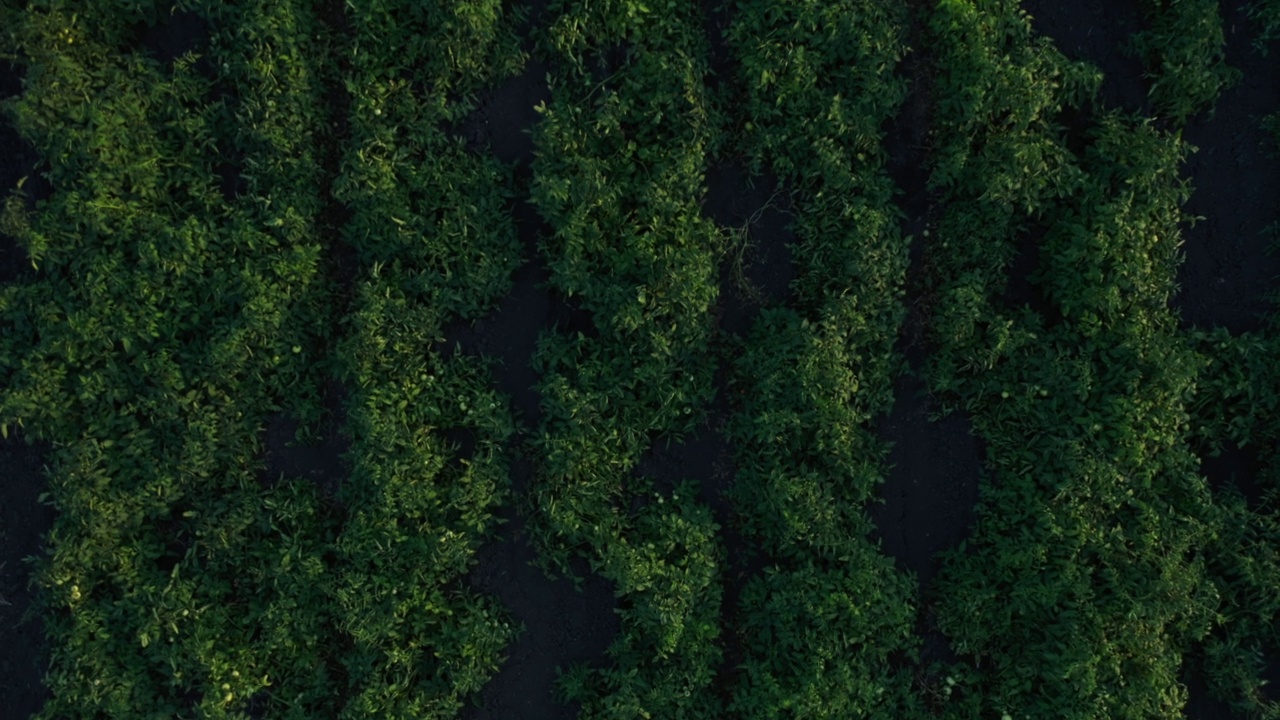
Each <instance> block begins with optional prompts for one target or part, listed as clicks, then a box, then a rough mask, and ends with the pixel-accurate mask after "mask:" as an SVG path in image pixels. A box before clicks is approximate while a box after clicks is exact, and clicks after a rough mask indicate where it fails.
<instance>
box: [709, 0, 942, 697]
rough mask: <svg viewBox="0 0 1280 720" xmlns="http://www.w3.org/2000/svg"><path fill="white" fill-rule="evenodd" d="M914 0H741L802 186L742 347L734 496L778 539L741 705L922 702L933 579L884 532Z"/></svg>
mask: <svg viewBox="0 0 1280 720" xmlns="http://www.w3.org/2000/svg"><path fill="white" fill-rule="evenodd" d="M905 20H906V17H905V13H903V12H901V11H895V10H890V9H888V6H887V4H885V3H878V2H866V1H865V0H845V1H844V2H799V3H792V4H789V5H787V6H786V7H785V8H779V7H778V6H777V4H776V3H773V2H767V1H755V2H743V3H740V4H739V6H738V8H737V12H736V14H735V15H734V19H733V24H732V25H731V26H730V28H729V33H728V40H729V45H730V47H731V48H732V50H733V51H734V53H735V55H736V59H737V61H738V63H739V67H740V70H739V77H740V80H741V82H742V84H743V86H744V88H745V92H746V101H745V102H744V103H743V105H742V112H743V114H744V122H743V123H742V124H743V126H744V127H746V128H747V132H746V135H745V138H744V141H745V143H746V146H747V150H748V155H749V157H750V159H751V160H752V163H753V165H755V166H756V167H758V168H761V169H767V170H769V171H771V172H772V173H774V174H775V175H776V176H777V177H778V178H779V179H780V180H781V181H782V182H783V183H784V184H785V185H787V186H789V187H790V191H791V194H792V196H793V197H794V200H795V203H794V204H795V207H796V214H795V220H794V224H793V228H794V232H795V235H796V241H795V243H794V245H793V246H792V253H793V257H794V263H795V265H796V270H797V277H796V280H795V281H794V282H793V284H792V289H793V291H794V302H793V307H779V308H772V309H766V310H764V311H763V313H762V316H761V318H760V319H759V320H758V321H757V323H756V325H755V327H754V328H753V329H752V331H751V332H750V333H749V334H748V336H747V337H746V338H745V343H744V344H743V345H742V347H740V348H738V356H737V357H738V359H737V361H736V362H735V367H734V373H733V378H734V385H735V388H736V393H735V397H739V398H741V409H740V411H739V412H738V413H737V414H736V415H735V416H734V419H733V421H732V423H731V426H730V427H731V429H730V438H731V440H732V442H733V445H734V447H735V448H736V461H737V480H736V483H735V486H734V488H733V490H732V493H731V495H732V499H733V501H734V504H735V510H736V511H737V513H738V515H740V516H741V518H742V520H743V523H744V527H745V530H746V535H747V536H748V537H749V538H750V539H751V540H753V541H755V542H756V543H759V545H760V548H761V549H762V550H763V551H764V553H765V554H766V556H767V557H766V563H767V565H766V567H765V569H764V572H763V573H761V574H759V575H757V576H755V577H752V578H750V579H749V581H748V583H747V585H746V587H745V588H744V589H743V590H742V596H741V600H740V603H739V607H738V608H737V609H736V617H737V618H738V622H737V625H736V627H735V628H734V630H735V632H736V633H737V634H738V636H739V637H740V639H741V642H742V644H743V650H742V654H743V660H742V662H741V665H740V666H739V669H740V674H739V680H738V682H737V683H736V684H735V685H734V686H733V687H732V688H731V692H732V701H731V704H730V706H729V710H730V711H731V716H732V717H740V718H761V719H763V718H778V717H805V718H819V717H883V718H900V717H904V716H906V714H907V713H908V712H909V711H919V709H920V708H919V706H918V698H917V696H916V695H915V693H914V688H913V686H912V663H911V658H912V657H913V656H914V654H915V652H916V648H917V645H918V638H917V637H916V635H915V632H914V626H915V618H916V609H915V583H914V581H913V579H912V578H911V577H910V576H909V575H907V574H905V573H903V572H901V571H899V570H897V569H895V568H894V566H893V561H892V560H891V559H889V558H888V557H886V556H885V555H883V554H882V553H881V552H880V549H879V548H878V547H877V544H876V543H875V542H874V541H872V540H871V539H870V538H869V536H868V533H869V532H870V531H871V522H870V520H869V518H868V517H867V514H866V511H865V510H864V508H865V506H866V505H867V503H868V502H869V501H870V500H871V498H872V496H873V494H874V492H875V488H876V486H877V485H878V484H879V483H880V482H881V481H882V480H883V478H884V476H885V471H886V469H885V467H884V459H885V454H886V447H885V445H884V443H883V442H882V441H881V440H879V439H878V438H877V437H876V435H875V429H874V425H873V423H874V421H875V420H876V419H877V417H878V416H880V415H881V414H882V413H885V412H887V410H888V409H889V406H890V405H891V403H892V400H893V395H892V385H893V380H894V377H895V376H896V374H897V373H898V372H899V371H900V370H901V369H902V367H903V362H902V359H901V358H900V357H899V356H898V355H897V354H896V352H895V350H894V343H895V341H896V340H897V337H898V334H899V326H900V325H901V322H902V319H903V316H904V305H903V292H904V284H905V276H906V269H907V246H908V243H909V238H905V237H903V236H902V234H901V233H900V232H899V230H898V224H899V221H900V217H899V213H898V212H897V210H896V209H895V207H894V205H893V203H892V199H893V192H894V188H893V184H892V182H891V181H890V180H889V179H888V177H887V176H886V174H885V172H884V168H883V165H884V162H885V151H884V149H883V147H882V145H881V139H882V131H881V128H882V126H883V125H884V123H885V121H886V120H888V119H890V118H892V117H893V116H894V115H895V114H896V112H897V110H898V108H899V106H900V105H901V103H902V100H903V98H904V97H905V94H906V85H905V83H904V82H903V80H902V79H901V78H898V77H896V76H895V75H894V70H895V68H896V67H897V65H898V62H899V61H900V60H901V58H902V56H903V54H904V53H905V52H906V47H905V44H904V38H903V34H904V30H905Z"/></svg>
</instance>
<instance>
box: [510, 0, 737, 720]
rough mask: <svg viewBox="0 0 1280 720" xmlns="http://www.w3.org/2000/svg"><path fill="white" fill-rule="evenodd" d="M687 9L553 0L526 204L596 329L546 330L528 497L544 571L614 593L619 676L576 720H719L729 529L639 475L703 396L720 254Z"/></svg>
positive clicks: (568, 690)
mask: <svg viewBox="0 0 1280 720" xmlns="http://www.w3.org/2000/svg"><path fill="white" fill-rule="evenodd" d="M692 9H693V8H692V6H690V5H687V4H680V3H675V2H668V3H665V4H664V5H663V6H654V7H649V6H648V5H646V4H644V3H641V2H637V1H634V0H619V1H617V2H605V3H593V2H585V1H581V2H580V1H576V0H565V1H564V2H557V3H552V5H551V8H550V13H551V17H550V20H549V23H548V24H549V28H548V30H547V32H546V35H545V37H544V38H543V39H542V42H543V45H544V48H545V51H546V53H547V54H548V58H549V59H550V60H551V61H552V63H553V65H554V66H555V67H557V68H558V72H556V73H555V74H553V75H552V76H551V77H550V83H551V102H550V103H548V104H547V105H546V106H544V107H541V108H540V111H541V113H542V119H541V122H539V123H538V125H537V128H536V133H535V142H536V146H537V152H538V156H537V161H536V163H535V165H534V183H533V188H532V193H533V200H534V202H535V203H536V205H537V207H538V209H539V211H540V212H541V213H542V215H543V217H545V218H546V219H547V221H548V222H549V223H550V225H551V229H552V234H551V235H549V236H548V237H546V238H545V240H544V244H543V247H542V251H543V255H544V256H545V257H546V261H547V265H548V267H550V269H551V286H552V288H553V289H554V290H555V291H556V292H557V293H558V294H559V295H560V296H562V297H563V299H564V301H566V302H570V303H577V304H578V305H579V307H580V311H581V312H583V313H586V314H587V315H588V316H589V317H590V318H591V321H592V322H591V326H592V328H591V329H592V330H593V332H592V334H591V335H590V336H588V335H586V334H584V333H582V332H581V331H578V332H574V333H570V332H566V331H564V330H558V331H553V332H551V333H549V334H547V335H545V336H544V338H543V340H542V342H541V343H540V345H539V348H538V352H537V355H536V357H535V358H534V360H535V363H536V366H537V368H538V370H539V371H540V372H541V373H542V381H541V383H540V385H539V391H540V392H541V394H542V405H543V410H544V413H545V419H544V422H543V426H542V428H541V430H540V434H539V436H538V437H537V438H536V446H537V448H538V451H539V457H540V462H539V464H540V468H539V480H538V483H537V486H536V488H535V489H534V492H533V502H534V504H535V512H536V515H535V519H536V521H537V525H538V528H539V529H538V533H539V536H540V537H539V544H540V545H541V546H542V550H543V553H544V557H545V559H546V564H547V565H548V567H554V568H559V569H561V570H568V560H569V558H570V557H571V556H573V555H575V554H577V555H579V556H582V557H585V558H586V560H587V561H588V562H589V563H590V565H591V567H592V569H593V570H595V571H596V572H599V573H601V574H602V575H604V577H606V578H608V579H609V580H611V581H612V582H613V583H614V584H615V586H616V593H617V595H618V598H619V602H620V604H621V608H620V609H619V612H620V613H621V616H622V630H621V632H620V634H619V636H618V638H617V639H616V640H615V641H614V642H613V644H612V645H611V646H610V648H609V653H608V654H609V658H610V661H611V662H610V664H609V665H606V666H604V667H590V668H589V667H577V668H574V669H572V670H571V671H570V672H568V673H567V674H566V675H565V676H564V677H563V679H562V683H561V689H562V690H563V691H564V692H565V695H566V696H567V698H568V699H570V700H575V701H578V702H580V703H581V707H582V710H581V713H580V716H581V717H584V718H635V717H654V718H659V717H671V718H676V717H679V718H715V717H719V709H718V706H717V702H716V700H715V697H714V695H711V694H709V693H707V692H706V691H707V688H708V686H709V685H710V683H711V680H712V678H713V675H714V672H715V668H716V666H717V664H718V663H719V661H720V649H719V647H718V646H717V645H716V639H717V637H718V636H719V634H720V624H719V615H720V594H721V586H720V577H719V576H720V572H721V571H720V567H721V564H722V562H723V560H722V556H723V550H722V549H721V547H720V543H719V541H718V539H717V530H718V526H717V525H716V523H715V522H714V521H713V519H712V517H711V513H710V511H709V510H708V509H707V507H706V506H705V505H703V504H702V503H700V502H699V501H698V499H697V489H696V488H692V487H685V486H678V487H675V488H654V487H651V483H649V482H647V480H646V479H645V478H636V477H633V476H632V470H633V468H634V467H635V465H636V463H637V462H638V461H639V459H640V456H641V453H642V452H643V451H644V450H646V449H647V448H648V446H649V444H650V442H651V441H652V439H653V438H655V437H657V436H662V435H667V436H672V435H678V434H679V433H681V432H684V431H688V430H689V429H691V428H692V427H693V425H694V424H695V422H696V421H697V419H698V418H699V416H700V414H701V413H702V412H703V409H704V406H705V404H706V403H707V401H708V400H709V399H710V396H711V379H712V372H713V371H714V369H715V367H714V363H713V359H712V356H711V354H710V352H709V350H708V342H709V339H710V333H711V322H710V320H711V316H710V310H711V307H712V305H713V303H714V302H715V300H716V282H715V278H716V270H717V260H718V256H719V254H720V252H721V246H722V244H723V241H722V238H721V235H720V233H719V232H718V231H717V229H716V228H715V226H714V225H713V224H712V223H711V222H710V221H708V220H707V219H705V218H703V217H702V216H701V214H700V212H699V203H700V199H701V196H702V194H703V191H704V190H703V184H702V173H703V167H704V164H705V154H706V152H707V148H708V144H709V143H710V141H711V139H712V137H713V133H714V131H715V129H716V126H717V123H716V120H715V118H714V117H713V116H712V111H711V109H710V106H709V104H708V101H707V99H706V97H705V96H706V89H705V85H704V79H703V76H704V75H705V73H706V71H707V68H706V65H707V61H706V53H707V47H706V41H705V39H704V38H703V37H702V36H701V26H700V23H699V20H698V18H697V17H696V15H695V14H694V13H693V12H692Z"/></svg>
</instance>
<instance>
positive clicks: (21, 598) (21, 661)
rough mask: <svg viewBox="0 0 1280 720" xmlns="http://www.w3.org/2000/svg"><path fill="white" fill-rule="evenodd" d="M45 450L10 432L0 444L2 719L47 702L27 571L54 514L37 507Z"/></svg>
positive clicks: (40, 632)
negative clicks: (28, 560) (30, 559)
mask: <svg viewBox="0 0 1280 720" xmlns="http://www.w3.org/2000/svg"><path fill="white" fill-rule="evenodd" d="M48 452H49V448H48V447H47V446H44V445H27V444H26V443H25V442H24V441H23V440H22V439H20V438H19V437H18V435H17V433H15V432H14V431H13V429H12V428H10V435H9V438H8V439H7V440H2V441H0V647H3V648H6V649H7V651H6V652H0V708H5V710H4V712H3V713H0V714H2V715H4V717H11V718H26V717H30V716H31V715H32V714H33V713H35V712H37V711H39V710H40V708H41V706H43V705H44V702H45V700H47V699H48V698H49V692H48V688H46V687H45V686H44V682H43V679H44V668H45V663H46V658H45V647H44V644H45V643H44V623H43V622H42V621H41V619H40V616H39V615H38V614H36V613H35V612H34V602H35V592H34V589H33V588H31V587H30V581H31V569H32V568H31V565H29V564H28V563H27V562H26V561H25V560H24V558H26V557H29V556H38V555H40V554H41V553H42V548H43V546H44V537H45V534H46V533H47V532H48V531H49V528H50V527H51V526H52V525H53V510H52V509H51V508H49V507H48V506H47V505H45V504H43V503H41V502H40V501H39V496H40V494H41V493H43V492H44V491H45V489H46V482H45V478H44V472H43V469H42V468H43V463H44V458H45V457H46V456H47V455H48Z"/></svg>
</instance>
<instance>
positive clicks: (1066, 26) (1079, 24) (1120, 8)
mask: <svg viewBox="0 0 1280 720" xmlns="http://www.w3.org/2000/svg"><path fill="white" fill-rule="evenodd" d="M1022 7H1023V9H1024V10H1026V11H1027V14H1029V15H1030V16H1031V27H1032V28H1034V29H1035V31H1036V32H1037V33H1038V34H1041V35H1046V36H1048V37H1050V38H1052V39H1053V42H1054V44H1055V45H1056V46H1057V47H1058V50H1060V51H1062V54H1063V55H1066V56H1067V58H1069V59H1071V60H1079V61H1084V62H1088V63H1090V64H1092V65H1094V66H1096V67H1097V68H1098V69H1100V70H1101V71H1102V73H1103V79H1102V91H1101V93H1100V96H1099V98H1098V99H1099V101H1100V102H1101V103H1102V105H1103V107H1106V108H1119V109H1121V110H1124V111H1126V112H1130V113H1138V114H1141V115H1150V114H1151V104H1150V103H1149V102H1148V101H1147V90H1148V88H1149V86H1148V84H1147V82H1146V80H1144V79H1143V71H1144V69H1143V67H1142V60H1141V59H1140V58H1139V57H1138V56H1137V55H1135V54H1133V53H1130V52H1129V51H1128V47H1129V38H1130V37H1131V36H1132V35H1133V34H1134V33H1136V32H1139V31H1140V30H1142V29H1143V27H1144V25H1143V15H1142V8H1141V6H1140V4H1139V0H1073V1H1072V2H1063V0H1023V3H1022Z"/></svg>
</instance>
